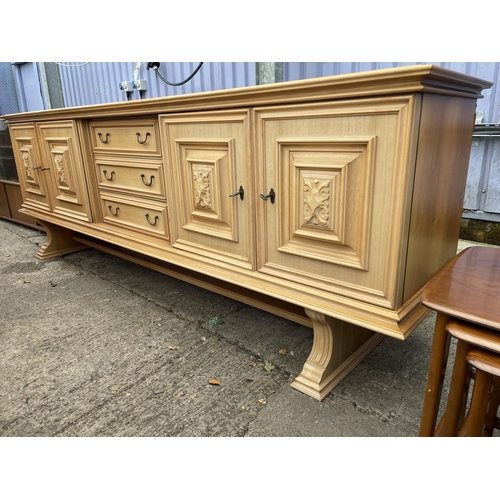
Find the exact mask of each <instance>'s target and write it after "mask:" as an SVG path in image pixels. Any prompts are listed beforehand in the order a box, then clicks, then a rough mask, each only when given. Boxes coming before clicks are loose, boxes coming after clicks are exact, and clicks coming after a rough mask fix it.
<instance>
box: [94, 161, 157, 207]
mask: <svg viewBox="0 0 500 500" xmlns="http://www.w3.org/2000/svg"><path fill="white" fill-rule="evenodd" d="M95 164H96V169H97V175H98V179H99V189H106V190H110V191H120V192H122V193H130V194H139V195H145V196H147V197H149V198H158V199H161V200H165V182H164V179H163V165H162V164H161V163H159V162H153V161H151V162H148V161H134V160H128V159H124V160H123V161H122V160H117V159H108V158H96V160H95Z"/></svg>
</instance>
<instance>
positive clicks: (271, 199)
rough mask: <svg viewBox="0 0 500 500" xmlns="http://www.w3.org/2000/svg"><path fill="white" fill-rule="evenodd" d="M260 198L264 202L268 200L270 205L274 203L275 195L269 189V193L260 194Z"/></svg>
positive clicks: (272, 190)
mask: <svg viewBox="0 0 500 500" xmlns="http://www.w3.org/2000/svg"><path fill="white" fill-rule="evenodd" d="M260 197H261V198H262V199H263V200H264V201H267V200H270V201H271V203H274V200H275V197H276V193H275V192H274V189H273V188H271V190H270V191H269V194H261V195H260Z"/></svg>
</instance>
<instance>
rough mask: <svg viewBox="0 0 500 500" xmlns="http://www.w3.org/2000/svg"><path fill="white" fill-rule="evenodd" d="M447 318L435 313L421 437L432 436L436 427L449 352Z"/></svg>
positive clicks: (444, 315) (448, 318)
mask: <svg viewBox="0 0 500 500" xmlns="http://www.w3.org/2000/svg"><path fill="white" fill-rule="evenodd" d="M449 320H450V317H449V316H448V315H446V314H443V313H437V316H436V324H435V327H434V339H433V341H432V350H431V357H430V362H429V373H428V375H427V385H426V388H425V396H424V404H423V408H422V418H421V421H420V433H419V436H421V437H430V436H434V430H435V428H436V420H437V415H438V411H439V403H440V401H441V392H442V389H443V381H444V375H445V372H446V364H447V361H448V354H449V352H450V335H449V333H448V332H447V331H446V325H447V324H448V321H449Z"/></svg>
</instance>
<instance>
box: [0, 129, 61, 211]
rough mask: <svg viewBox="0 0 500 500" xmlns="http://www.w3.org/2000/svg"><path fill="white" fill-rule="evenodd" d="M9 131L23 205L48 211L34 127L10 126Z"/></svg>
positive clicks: (44, 179)
mask: <svg viewBox="0 0 500 500" xmlns="http://www.w3.org/2000/svg"><path fill="white" fill-rule="evenodd" d="M9 129H10V136H11V142H12V149H13V151H14V157H15V159H16V165H17V167H18V176H19V183H20V184H21V188H22V192H23V194H24V204H25V205H26V206H31V207H34V208H37V209H40V210H46V211H50V210H51V205H50V200H49V196H48V192H47V185H46V180H47V179H46V176H45V174H46V171H44V170H42V168H43V167H42V164H41V162H40V155H39V151H38V143H37V139H36V129H35V125H34V124H33V123H26V124H21V125H11V126H10V127H9Z"/></svg>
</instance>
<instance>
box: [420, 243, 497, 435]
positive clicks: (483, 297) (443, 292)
mask: <svg viewBox="0 0 500 500" xmlns="http://www.w3.org/2000/svg"><path fill="white" fill-rule="evenodd" d="M422 304H424V305H425V306H426V307H428V308H430V309H433V310H434V311H436V312H437V316H436V324H435V329H434V339H433V343H432V351H431V357H430V362H429V372H428V378H427V386H426V389H425V396H424V404H423V408H422V418H421V422H420V433H419V435H420V436H434V433H435V429H436V420H437V415H438V411H439V403H440V400H441V392H442V388H443V381H444V376H445V372H446V366H447V362H448V355H449V349H450V338H451V337H450V334H449V333H448V332H447V331H446V326H447V324H448V322H449V321H450V319H451V318H456V319H458V320H461V321H465V322H468V323H470V324H471V325H479V326H482V327H486V328H490V329H493V330H498V331H499V335H500V249H498V248H491V247H470V248H467V249H465V250H463V251H462V252H461V253H459V254H458V255H456V256H455V257H454V258H453V259H452V260H450V261H449V262H448V263H447V264H446V265H445V266H444V267H443V268H442V269H441V270H440V271H438V272H437V273H436V274H435V275H434V277H433V278H432V279H431V281H430V282H429V284H428V285H427V286H426V288H425V289H424V292H423V294H422Z"/></svg>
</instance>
